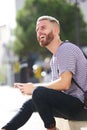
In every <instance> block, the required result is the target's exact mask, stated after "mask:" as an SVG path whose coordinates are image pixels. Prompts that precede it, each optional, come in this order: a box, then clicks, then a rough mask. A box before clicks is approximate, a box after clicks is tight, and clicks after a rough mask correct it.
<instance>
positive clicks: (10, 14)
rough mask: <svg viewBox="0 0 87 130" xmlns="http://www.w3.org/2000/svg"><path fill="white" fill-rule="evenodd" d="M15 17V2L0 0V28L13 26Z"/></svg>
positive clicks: (12, 0)
mask: <svg viewBox="0 0 87 130" xmlns="http://www.w3.org/2000/svg"><path fill="white" fill-rule="evenodd" d="M15 15H16V14H15V0H0V26H2V25H4V24H8V23H9V24H10V26H14V24H15V22H14V21H15Z"/></svg>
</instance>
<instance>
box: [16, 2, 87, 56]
mask: <svg viewBox="0 0 87 130" xmlns="http://www.w3.org/2000/svg"><path fill="white" fill-rule="evenodd" d="M76 11H78V16H79V30H80V39H81V43H82V45H86V41H87V36H86V35H87V24H86V23H85V22H84V20H83V15H82V13H81V11H80V9H79V8H78V7H76V6H75V5H74V4H70V3H67V2H66V0H26V1H25V4H24V7H23V8H22V9H21V10H19V11H18V13H17V28H16V30H15V35H16V40H15V44H14V50H15V52H16V53H18V54H19V55H21V56H27V55H28V54H29V53H31V52H39V53H40V54H42V55H45V54H46V55H47V54H49V53H48V51H47V50H46V49H41V47H39V44H38V42H37V40H36V32H35V23H36V19H37V18H38V17H39V16H41V15H51V16H54V17H56V18H57V19H58V20H59V21H60V26H61V34H60V35H61V38H62V40H66V39H68V40H70V41H72V42H74V43H75V42H76V33H75V14H76Z"/></svg>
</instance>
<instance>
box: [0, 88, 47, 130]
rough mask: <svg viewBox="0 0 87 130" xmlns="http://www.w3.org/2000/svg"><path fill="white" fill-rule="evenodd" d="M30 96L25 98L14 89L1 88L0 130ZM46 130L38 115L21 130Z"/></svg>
mask: <svg viewBox="0 0 87 130" xmlns="http://www.w3.org/2000/svg"><path fill="white" fill-rule="evenodd" d="M28 98H31V97H29V96H24V95H22V94H21V92H20V91H19V90H18V89H16V88H13V87H9V86H0V129H1V127H2V126H3V125H5V124H6V123H7V122H8V121H9V120H10V119H11V118H12V117H13V116H14V115H15V114H16V113H17V111H18V110H19V108H20V107H21V105H22V104H23V102H25V101H26V100H27V99H28ZM28 129H29V130H45V128H44V125H43V122H42V120H41V119H40V116H39V115H38V113H34V114H33V115H32V116H31V118H30V120H28V122H27V123H26V124H25V125H24V126H23V127H21V128H19V130H28Z"/></svg>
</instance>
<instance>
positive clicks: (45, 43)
mask: <svg viewBox="0 0 87 130" xmlns="http://www.w3.org/2000/svg"><path fill="white" fill-rule="evenodd" d="M45 37H46V38H44V39H43V40H42V41H41V42H40V39H38V41H39V43H40V46H42V47H46V46H48V45H49V44H50V43H51V42H52V40H53V39H54V35H53V32H52V31H50V32H49V34H48V35H45Z"/></svg>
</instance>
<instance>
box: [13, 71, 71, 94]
mask: <svg viewBox="0 0 87 130" xmlns="http://www.w3.org/2000/svg"><path fill="white" fill-rule="evenodd" d="M71 80H72V73H71V72H64V73H62V74H61V75H60V77H59V79H57V80H55V81H52V82H50V83H37V84H33V83H15V84H14V86H15V87H16V88H19V89H20V91H21V92H22V93H23V94H27V95H32V93H33V90H34V89H35V88H36V87H38V86H42V87H48V88H51V89H55V90H60V91H63V90H67V89H69V87H70V85H71Z"/></svg>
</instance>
